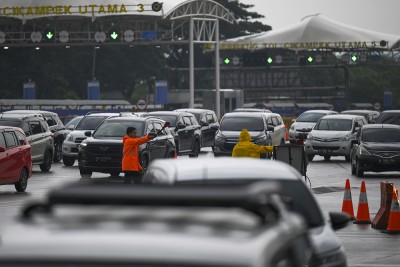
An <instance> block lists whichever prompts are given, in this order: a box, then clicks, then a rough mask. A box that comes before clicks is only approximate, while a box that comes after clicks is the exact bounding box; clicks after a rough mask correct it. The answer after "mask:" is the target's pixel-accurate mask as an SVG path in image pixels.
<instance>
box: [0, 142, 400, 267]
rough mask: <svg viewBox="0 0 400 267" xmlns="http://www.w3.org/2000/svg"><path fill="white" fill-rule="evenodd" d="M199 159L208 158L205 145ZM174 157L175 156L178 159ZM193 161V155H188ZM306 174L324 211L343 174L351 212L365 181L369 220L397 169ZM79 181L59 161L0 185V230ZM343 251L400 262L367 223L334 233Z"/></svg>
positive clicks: (354, 260) (370, 262)
mask: <svg viewBox="0 0 400 267" xmlns="http://www.w3.org/2000/svg"><path fill="white" fill-rule="evenodd" d="M200 157H213V155H212V153H211V151H210V150H208V149H204V150H203V151H202V153H201V155H200ZM178 160H179V158H178ZM193 160H196V159H193ZM307 176H308V178H309V181H307V183H308V184H309V183H311V188H312V190H313V192H314V193H315V196H316V198H317V200H318V201H319V203H320V205H321V207H322V210H323V211H324V213H326V214H328V212H329V211H341V208H342V202H343V194H344V186H345V181H346V178H349V179H350V183H351V193H352V197H353V206H354V213H355V214H356V213H357V206H358V199H359V195H360V187H361V181H362V180H364V181H365V182H366V188H367V197H368V204H369V210H370V216H371V220H372V219H373V218H374V217H375V215H376V213H377V211H378V210H379V207H380V182H382V181H383V182H384V181H389V182H393V183H394V184H395V185H399V182H400V179H399V177H400V173H399V172H391V173H368V172H367V173H366V175H365V177H364V178H363V179H361V178H358V177H356V176H354V175H351V171H350V163H349V162H346V161H345V160H344V157H332V158H331V160H329V161H326V160H324V158H323V157H318V156H316V157H315V158H314V160H313V161H312V162H311V163H310V164H309V165H308V168H307ZM92 178H95V179H107V180H112V181H113V182H116V183H119V182H122V175H121V176H120V177H119V178H111V177H110V176H109V175H106V174H101V173H94V174H93V176H92ZM79 180H80V175H79V169H78V166H77V164H76V163H75V165H74V166H72V167H66V166H64V165H63V164H62V163H55V164H53V166H52V168H51V171H50V172H49V173H42V172H41V171H40V169H39V167H38V166H34V173H33V176H32V177H31V179H30V180H29V183H28V188H27V192H25V193H16V191H15V189H14V186H11V185H5V186H0V214H1V216H0V231H1V230H2V229H3V228H4V226H7V225H9V224H12V223H13V221H14V220H15V219H17V218H18V214H19V212H20V210H21V208H22V207H23V206H24V205H26V203H28V202H32V201H36V200H40V199H41V198H43V197H44V196H45V195H46V192H47V191H48V190H49V189H51V188H53V187H57V186H60V185H62V184H63V183H68V182H76V181H79ZM337 235H338V236H339V238H340V239H341V241H342V243H343V244H344V247H345V249H346V253H347V257H348V263H349V266H400V250H399V249H398V246H399V244H400V235H389V234H384V233H381V232H380V231H379V230H376V229H373V228H371V226H370V225H359V224H349V226H347V227H346V228H344V229H341V230H339V231H337Z"/></svg>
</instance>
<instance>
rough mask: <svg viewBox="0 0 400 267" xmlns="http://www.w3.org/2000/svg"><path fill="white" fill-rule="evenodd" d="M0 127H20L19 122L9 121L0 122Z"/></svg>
mask: <svg viewBox="0 0 400 267" xmlns="http://www.w3.org/2000/svg"><path fill="white" fill-rule="evenodd" d="M0 125H2V126H12V127H20V126H19V125H20V122H19V121H9V120H0Z"/></svg>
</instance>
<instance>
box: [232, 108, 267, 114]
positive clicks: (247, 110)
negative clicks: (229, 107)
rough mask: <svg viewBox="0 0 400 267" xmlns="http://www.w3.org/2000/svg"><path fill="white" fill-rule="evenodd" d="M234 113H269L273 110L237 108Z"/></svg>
mask: <svg viewBox="0 0 400 267" xmlns="http://www.w3.org/2000/svg"><path fill="white" fill-rule="evenodd" d="M233 112H265V113H269V112H271V110H269V109H263V108H236V109H234V110H233Z"/></svg>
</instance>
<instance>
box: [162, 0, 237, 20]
mask: <svg viewBox="0 0 400 267" xmlns="http://www.w3.org/2000/svg"><path fill="white" fill-rule="evenodd" d="M165 17H166V18H169V19H171V20H177V19H183V18H188V17H202V18H216V19H221V20H225V21H227V22H229V23H234V22H235V21H236V20H235V17H234V16H233V14H232V13H231V12H230V11H229V10H228V9H226V8H225V7H224V6H222V5H220V4H219V3H217V2H214V1H211V0H190V1H185V2H184V3H182V4H180V5H178V6H177V7H175V8H174V9H173V10H171V11H170V12H169V13H167V14H165Z"/></svg>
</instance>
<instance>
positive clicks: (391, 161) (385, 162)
mask: <svg viewBox="0 0 400 267" xmlns="http://www.w3.org/2000/svg"><path fill="white" fill-rule="evenodd" d="M394 162H395V161H394V159H381V163H383V164H391V163H394Z"/></svg>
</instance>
